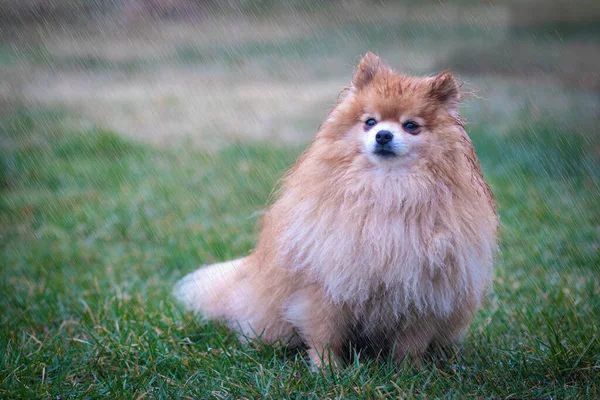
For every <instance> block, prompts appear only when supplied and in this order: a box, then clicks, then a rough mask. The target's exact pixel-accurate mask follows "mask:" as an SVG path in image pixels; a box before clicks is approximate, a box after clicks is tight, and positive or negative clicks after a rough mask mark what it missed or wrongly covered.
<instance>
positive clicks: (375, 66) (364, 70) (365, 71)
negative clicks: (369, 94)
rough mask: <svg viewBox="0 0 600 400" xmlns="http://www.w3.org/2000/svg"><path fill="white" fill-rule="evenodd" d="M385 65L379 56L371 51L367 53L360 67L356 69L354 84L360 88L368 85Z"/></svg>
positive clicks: (359, 64)
mask: <svg viewBox="0 0 600 400" xmlns="http://www.w3.org/2000/svg"><path fill="white" fill-rule="evenodd" d="M382 66H383V62H382V61H381V59H380V58H379V57H377V56H376V55H375V54H373V53H371V52H370V51H369V52H368V53H367V54H365V56H364V57H363V59H362V60H360V63H358V67H356V70H355V71H354V78H352V86H354V87H355V88H356V89H358V90H360V89H362V88H364V87H365V86H367V85H368V84H369V83H370V82H371V81H372V80H373V78H374V77H375V75H376V74H377V71H378V70H379V69H380V68H381V67H382Z"/></svg>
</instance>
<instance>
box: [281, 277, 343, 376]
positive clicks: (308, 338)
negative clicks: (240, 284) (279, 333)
mask: <svg viewBox="0 0 600 400" xmlns="http://www.w3.org/2000/svg"><path fill="white" fill-rule="evenodd" d="M285 308H286V310H285V313H284V315H285V318H286V319H287V320H288V321H289V322H291V323H292V325H294V327H295V328H296V330H297V331H298V333H299V334H300V337H301V338H302V340H303V341H304V343H305V344H306V345H307V346H308V348H309V349H308V356H309V358H310V361H311V363H312V365H313V366H314V367H316V368H323V367H326V366H329V365H333V366H338V365H339V364H340V362H341V355H342V351H343V346H344V344H345V341H346V340H347V339H348V320H349V319H348V312H347V310H345V309H344V307H343V306H340V305H336V304H333V303H332V302H330V301H329V300H328V299H326V297H325V296H324V293H323V291H322V290H321V289H320V288H317V287H308V288H305V289H302V290H300V291H298V292H296V293H295V294H294V295H293V296H292V297H291V298H290V301H289V302H288V303H287V304H286V307H285Z"/></svg>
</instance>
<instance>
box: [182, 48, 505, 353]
mask: <svg viewBox="0 0 600 400" xmlns="http://www.w3.org/2000/svg"><path fill="white" fill-rule="evenodd" d="M459 100H460V93H459V86H458V84H457V83H456V81H455V80H454V78H453V77H452V76H451V75H450V74H448V73H443V74H440V75H438V76H437V77H427V78H417V77H408V76H404V75H400V74H398V73H396V72H394V71H392V70H391V69H390V67H388V66H387V65H385V64H384V63H383V62H382V61H381V60H380V59H379V58H378V57H377V56H375V55H373V54H372V53H368V54H367V55H366V56H365V58H364V59H363V60H362V61H361V63H360V64H359V66H358V68H357V72H356V75H355V77H354V79H353V83H352V85H351V86H350V87H349V88H348V89H346V90H344V91H343V92H342V94H341V95H340V97H339V100H338V104H337V106H336V107H335V108H334V110H332V112H331V113H330V114H329V116H328V118H327V120H326V121H325V122H324V123H323V125H322V126H321V127H320V129H319V132H318V133H317V135H316V136H315V138H314V140H313V142H312V144H311V145H310V146H309V147H308V149H307V150H306V151H305V152H304V154H303V155H302V156H301V157H300V159H299V160H298V162H297V163H296V165H294V166H293V167H292V168H291V169H290V170H289V171H288V173H287V174H286V176H285V177H284V179H283V180H282V185H281V189H280V190H279V192H278V196H277V197H278V198H277V200H276V201H275V202H274V204H273V205H272V206H271V207H270V209H269V212H268V213H267V214H266V215H265V217H264V218H263V221H262V232H261V234H260V237H259V240H258V244H257V246H256V249H255V250H254V251H253V252H252V254H251V255H249V256H247V257H245V258H243V259H241V260H238V261H236V262H235V265H233V264H231V263H224V264H220V265H217V266H211V267H204V268H202V269H200V270H199V271H196V272H194V273H192V274H190V275H188V276H187V277H186V278H184V279H183V280H182V282H181V283H180V284H179V285H178V288H177V291H176V294H177V296H178V297H179V298H180V299H181V300H182V301H183V302H184V303H185V304H186V305H187V306H188V307H189V308H190V309H192V310H195V311H197V312H200V313H201V314H203V315H204V316H206V317H207V318H210V319H219V320H224V321H226V322H228V323H229V324H230V326H231V327H232V328H233V329H236V330H237V331H238V332H240V333H242V334H243V335H244V336H245V337H249V338H252V337H254V336H256V335H260V336H261V338H262V340H265V341H269V342H273V341H277V340H288V339H290V338H292V337H293V336H294V335H295V334H297V335H299V337H300V339H301V340H302V341H303V342H304V343H306V345H308V346H309V355H310V356H311V359H312V361H313V362H314V363H315V364H317V365H321V362H322V361H324V362H325V363H327V362H329V361H331V360H330V359H329V352H331V355H333V356H334V360H335V359H337V358H339V357H341V356H342V355H343V354H342V352H343V351H344V348H345V346H347V344H348V342H349V341H353V340H354V339H353V338H352V337H353V336H352V335H354V336H355V337H356V336H359V337H362V338H363V340H364V339H365V338H366V339H367V340H370V339H371V338H372V340H373V341H375V343H372V344H371V345H372V347H374V348H375V350H377V349H378V348H380V349H381V350H384V351H385V350H386V349H387V350H389V349H392V348H394V349H395V356H396V358H397V359H401V358H402V357H404V356H405V355H406V354H407V353H409V354H410V355H413V356H419V355H421V354H422V353H423V352H424V351H425V349H426V348H427V347H428V346H429V344H430V343H432V342H434V341H437V342H442V343H451V342H454V341H456V340H458V339H460V336H461V335H462V334H463V333H464V331H465V330H466V328H468V325H469V324H470V322H471V320H472V318H473V315H474V313H475V312H476V310H477V308H478V306H479V304H480V302H481V299H482V296H483V293H484V290H485V287H486V284H487V281H488V278H489V274H490V269H491V266H492V261H493V256H494V252H495V250H496V231H497V217H496V208H495V202H494V198H493V196H492V193H491V191H490V189H489V187H488V185H487V184H486V182H485V181H484V179H483V176H482V174H481V169H480V167H479V162H478V160H477V157H476V156H475V153H474V150H473V146H472V144H471V141H470V139H469V137H468V136H467V134H466V132H465V131H464V129H463V126H462V120H461V119H460V117H459V116H458V113H457V106H458V102H459ZM365 115H377V118H378V119H379V120H381V121H386V123H388V124H392V125H389V126H400V125H399V124H400V122H401V121H404V120H406V118H412V119H415V120H418V121H420V125H421V126H422V128H421V131H420V133H419V135H412V136H411V135H409V134H408V133H404V135H409V136H407V137H406V138H404V139H406V143H408V145H407V146H408V147H407V149H408V150H407V153H406V154H405V155H403V156H401V157H396V161H393V162H391V163H387V164H386V163H385V162H382V163H378V162H377V161H375V162H374V161H373V159H372V158H369V157H368V156H367V154H365V150H364V146H363V145H362V144H361V143H363V141H364V136H363V135H365V130H366V128H365V126H364V118H365ZM386 126H387V125H386ZM219 271H220V273H221V276H220V277H219V276H218V274H216V273H217V272H219Z"/></svg>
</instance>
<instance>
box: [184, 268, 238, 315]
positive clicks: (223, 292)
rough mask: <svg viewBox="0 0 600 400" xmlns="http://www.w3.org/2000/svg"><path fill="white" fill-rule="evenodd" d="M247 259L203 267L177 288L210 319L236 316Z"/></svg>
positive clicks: (192, 306) (193, 308) (191, 306)
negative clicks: (238, 294)
mask: <svg viewBox="0 0 600 400" xmlns="http://www.w3.org/2000/svg"><path fill="white" fill-rule="evenodd" d="M247 264H248V263H247V258H240V259H237V260H234V261H227V262H223V263H219V264H213V265H208V266H205V267H202V268H200V269H198V270H196V271H194V272H192V273H190V274H188V275H186V276H185V277H183V278H182V279H181V280H180V281H179V282H178V283H177V284H176V285H175V288H174V290H173V294H174V295H175V297H176V298H177V299H178V300H179V301H180V302H182V303H183V304H184V305H185V307H186V308H187V309H188V310H190V311H194V312H197V313H199V314H201V315H202V316H204V317H205V318H208V319H228V318H231V317H233V315H232V313H233V309H232V307H234V304H232V301H235V298H236V297H237V296H236V294H237V293H236V292H237V291H238V290H240V286H242V285H241V283H242V280H243V279H244V277H245V276H246V272H247V271H246V269H247Z"/></svg>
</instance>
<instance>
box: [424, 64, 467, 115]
mask: <svg viewBox="0 0 600 400" xmlns="http://www.w3.org/2000/svg"><path fill="white" fill-rule="evenodd" d="M429 95H430V96H431V97H432V98H433V99H434V100H436V101H438V102H440V103H442V104H443V105H445V106H446V107H448V108H449V109H455V108H456V107H458V103H459V102H460V84H459V83H458V81H457V80H456V78H454V76H452V74H451V73H449V72H442V73H441V74H438V75H437V76H435V77H434V78H432V81H431V87H430V89H429Z"/></svg>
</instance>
